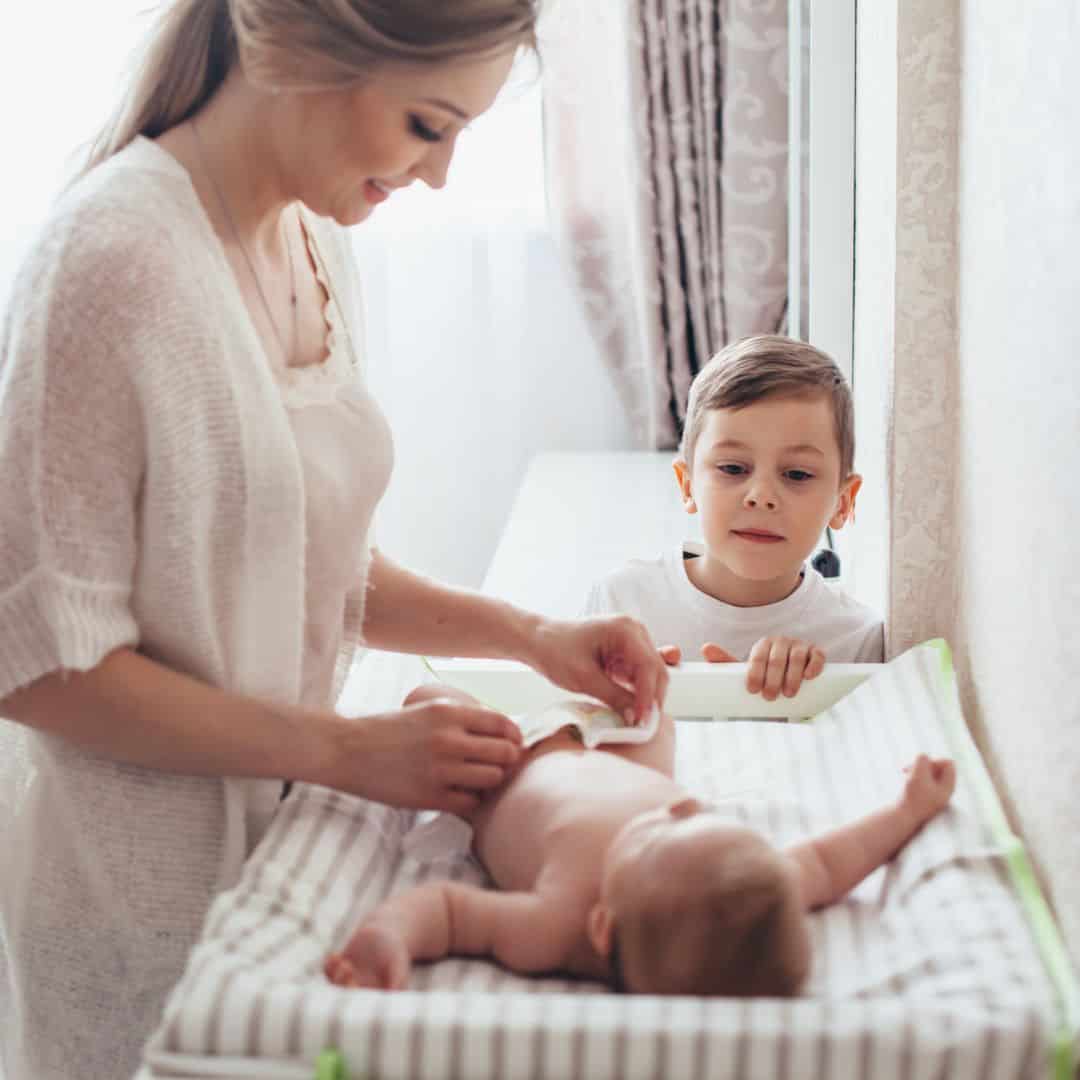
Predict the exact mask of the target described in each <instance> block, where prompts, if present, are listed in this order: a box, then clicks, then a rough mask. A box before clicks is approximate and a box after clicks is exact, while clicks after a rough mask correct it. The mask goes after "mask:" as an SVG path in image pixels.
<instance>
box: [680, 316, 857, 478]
mask: <svg viewBox="0 0 1080 1080" xmlns="http://www.w3.org/2000/svg"><path fill="white" fill-rule="evenodd" d="M816 394H822V395H824V396H825V398H826V399H827V400H828V402H829V404H830V406H831V407H832V413H833V426H834V427H835V429H836V443H837V446H838V448H839V450H840V479H841V480H842V481H843V480H846V479H847V478H848V477H849V476H850V475H851V473H852V470H853V469H854V467H855V407H854V403H853V402H852V399H851V388H850V387H849V386H848V383H847V380H846V379H845V378H844V374H843V372H842V371H841V370H840V369H839V368H838V367H837V366H836V362H835V361H834V360H833V359H832V357H830V356H828V355H827V354H826V353H823V352H822V351H821V350H820V349H816V348H814V346H813V345H808V344H807V343H806V342H805V341H798V340H796V339H795V338H789V337H784V336H782V335H781V334H758V335H756V336H754V337H748V338H742V339H741V340H740V341H735V342H732V343H731V344H730V345H728V346H726V347H725V348H723V349H721V350H720V352H718V353H717V354H716V355H715V356H714V357H713V358H712V359H711V360H710V361H709V362H708V364H706V365H705V367H703V368H702V369H701V371H699V372H698V374H697V376H696V377H695V378H694V381H693V383H692V384H691V386H690V400H689V401H688V403H687V406H686V422H685V424H684V425H683V437H682V445H681V446H680V448H679V453H680V455H681V456H682V458H683V460H684V461H686V463H687V464H688V465H690V466H693V463H694V461H693V455H694V447H695V446H696V445H697V439H698V436H699V435H700V434H701V429H702V427H703V426H704V424H705V415H706V414H707V413H708V412H710V411H712V410H713V409H741V408H744V407H745V406H747V405H752V404H754V402H756V401H761V400H763V399H765V398H771V397H811V396H814V395H816Z"/></svg>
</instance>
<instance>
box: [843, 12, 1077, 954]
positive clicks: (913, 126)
mask: <svg viewBox="0 0 1080 1080" xmlns="http://www.w3.org/2000/svg"><path fill="white" fill-rule="evenodd" d="M1003 15H1004V13H1003V8H1002V6H1001V5H993V6H992V5H988V4H986V3H984V2H981V0H887V2H885V0H863V2H862V3H861V4H860V9H859V24H858V25H859V63H858V70H859V87H858V120H857V131H858V160H857V165H856V185H857V191H858V205H857V215H858V216H857V241H856V268H857V269H856V359H855V371H856V375H855V381H856V396H857V408H858V410H859V414H860V415H859V421H860V431H861V432H863V433H864V435H865V437H862V436H861V444H860V461H861V466H862V469H863V471H864V473H867V474H869V476H870V478H871V480H872V483H870V484H869V485H868V487H869V490H868V492H867V495H868V496H869V498H868V499H866V500H864V502H863V505H862V506H861V507H860V509H861V510H871V512H872V507H873V505H874V503H873V500H874V499H875V498H877V499H879V500H880V508H881V512H882V513H884V515H885V518H886V521H887V526H886V530H885V534H884V535H885V541H886V543H885V544H884V545H883V550H882V556H883V559H882V563H881V566H882V570H880V571H879V572H878V573H879V574H880V575H882V580H881V581H880V584H881V587H882V588H883V590H884V592H885V594H886V595H887V597H888V602H889V620H890V629H891V633H892V642H893V647H894V648H898V647H899V648H902V647H904V646H905V645H907V644H910V643H911V642H912V641H914V640H919V639H921V638H926V637H932V636H937V635H942V636H945V637H946V638H948V639H949V640H950V642H951V643H952V645H953V647H954V653H955V657H956V665H957V670H958V673H959V675H960V679H961V685H962V692H963V698H964V707H965V714H966V716H967V719H968V722H969V724H970V725H971V727H972V729H973V731H974V733H975V736H976V738H977V740H978V741H979V743H980V745H981V747H982V749H983V751H984V755H985V757H986V759H987V761H988V764H989V765H990V768H991V771H992V773H993V775H994V777H995V780H996V782H997V784H998V788H999V791H1001V792H1002V793H1003V794H1004V796H1005V799H1006V803H1007V808H1008V809H1009V810H1010V812H1011V814H1012V816H1013V820H1014V824H1015V825H1016V826H1017V828H1018V829H1019V831H1020V833H1021V835H1022V836H1023V838H1024V840H1025V841H1026V844H1027V848H1028V850H1029V852H1030V853H1031V855H1032V856H1033V858H1034V860H1035V862H1036V865H1037V868H1038V869H1039V871H1040V872H1041V874H1042V875H1043V878H1044V881H1045V884H1046V886H1047V893H1048V896H1049V898H1050V900H1051V902H1052V903H1053V905H1054V906H1055V909H1056V913H1057V915H1058V918H1059V922H1060V924H1061V927H1062V930H1063V932H1064V934H1065V937H1066V941H1067V944H1068V945H1069V947H1070V949H1071V952H1072V954H1073V957H1074V959H1076V960H1077V961H1078V962H1080V844H1078V843H1077V836H1078V835H1080V804H1078V802H1077V798H1076V793H1077V791H1078V790H1080V738H1078V736H1080V681H1078V679H1077V675H1078V674H1080V544H1078V537H1080V320H1078V317H1077V311H1078V309H1080V265H1078V262H1077V252H1080V184H1078V182H1077V177H1080V114H1078V112H1077V107H1076V103H1077V102H1078V101H1080V64H1078V63H1077V59H1076V58H1077V56H1080V7H1078V6H1077V5H1075V4H1061V3H1055V2H1053V0H1039V2H1034V3H1031V4H1028V5H1022V6H1016V5H1009V7H1008V17H1007V18H1006V17H1003ZM860 566H862V563H861V562H860ZM885 567H888V569H887V570H886V569H884V568H885Z"/></svg>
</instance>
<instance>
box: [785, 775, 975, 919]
mask: <svg viewBox="0 0 1080 1080" xmlns="http://www.w3.org/2000/svg"><path fill="white" fill-rule="evenodd" d="M907 773H908V779H907V783H906V784H905V785H904V792H903V794H902V795H901V796H900V798H899V799H898V800H897V802H896V803H894V804H893V805H892V806H888V807H885V808H884V809H882V810H878V811H875V812H874V813H873V814H869V815H868V816H867V817H864V818H862V819H860V820H859V821H855V822H852V823H851V824H850V825H844V826H842V827H841V828H839V829H834V830H833V831H831V832H827V833H824V834H823V835H822V836H819V837H816V838H814V839H812V840H808V841H807V842H806V843H803V844H798V845H796V846H795V847H793V848H790V849H789V850H788V856H789V857H790V858H791V859H793V860H794V861H795V863H796V865H797V867H798V872H799V878H800V885H801V888H802V894H803V900H804V902H805V904H806V907H807V908H818V907H824V906H826V905H827V904H832V903H834V902H835V901H837V900H839V899H840V898H841V897H843V896H845V895H846V894H847V893H849V892H850V891H851V890H852V889H853V888H855V886H856V885H858V884H859V882H860V881H862V880H863V878H865V877H866V876H867V875H868V874H870V873H872V872H873V871H874V870H876V869H877V868H878V867H879V866H881V865H882V864H883V863H886V862H888V861H889V860H890V859H891V858H892V857H893V856H894V855H895V854H896V853H897V852H898V851H899V850H900V849H901V848H902V847H903V846H904V845H905V844H906V843H907V842H908V841H909V840H910V839H911V838H912V837H913V836H914V835H915V834H916V833H917V832H918V831H919V830H920V829H921V828H922V827H923V825H925V824H926V823H927V822H928V821H929V820H930V819H931V818H932V817H934V816H935V815H936V814H937V813H938V812H939V811H940V810H942V809H944V807H945V806H946V805H947V804H948V802H949V799H950V798H951V797H952V793H953V788H954V787H955V786H956V769H955V767H954V766H953V763H952V762H951V761H948V760H945V759H937V760H931V759H930V758H928V757H926V755H925V754H920V755H919V757H918V758H917V759H916V760H915V763H914V764H913V765H912V766H911V767H910V768H909V769H908V770H907Z"/></svg>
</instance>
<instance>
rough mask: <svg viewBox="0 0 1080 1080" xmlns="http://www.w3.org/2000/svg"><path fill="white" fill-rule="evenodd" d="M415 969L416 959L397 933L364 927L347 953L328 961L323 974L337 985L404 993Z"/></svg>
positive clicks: (379, 927)
mask: <svg viewBox="0 0 1080 1080" xmlns="http://www.w3.org/2000/svg"><path fill="white" fill-rule="evenodd" d="M411 967H412V957H410V956H409V950H408V949H407V948H406V947H405V942H404V941H402V940H401V938H400V937H398V935H397V934H394V933H392V932H391V931H389V930H386V929H385V928H384V927H381V926H361V927H360V929H359V930H357V931H356V933H355V934H353V936H352V938H351V939H350V940H349V944H348V945H347V946H346V947H345V951H344V952H343V953H331V954H330V955H329V956H328V957H327V958H326V961H325V963H324V964H323V971H324V972H325V974H326V977H327V978H328V979H329V980H330V981H331V982H332V983H334V984H335V985H336V986H345V987H349V988H351V989H363V988H369V989H374V990H401V989H402V988H403V987H404V986H405V985H406V983H408V981H409V970H410V968H411Z"/></svg>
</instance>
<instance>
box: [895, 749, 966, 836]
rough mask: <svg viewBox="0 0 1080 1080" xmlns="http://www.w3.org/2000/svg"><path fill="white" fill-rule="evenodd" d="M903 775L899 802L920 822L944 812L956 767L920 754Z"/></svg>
mask: <svg viewBox="0 0 1080 1080" xmlns="http://www.w3.org/2000/svg"><path fill="white" fill-rule="evenodd" d="M904 772H905V773H907V783H906V784H904V794H903V795H902V796H901V802H902V803H903V805H904V806H906V807H907V808H908V809H909V810H910V811H911V812H912V813H913V814H914V815H915V817H916V818H917V819H918V820H919V821H920V822H926V821H929V820H930V819H931V818H932V817H934V815H935V814H937V813H939V812H940V811H942V810H944V809H945V807H946V806H947V805H948V804H949V799H951V798H952V793H953V791H954V790H955V788H956V766H955V765H954V764H953V763H952V762H951V761H950V760H949V759H948V758H929V757H927V756H926V755H925V754H920V755H919V756H918V757H917V758H916V759H915V760H914V762H912V764H910V765H908V766H907V768H906V769H904Z"/></svg>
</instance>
